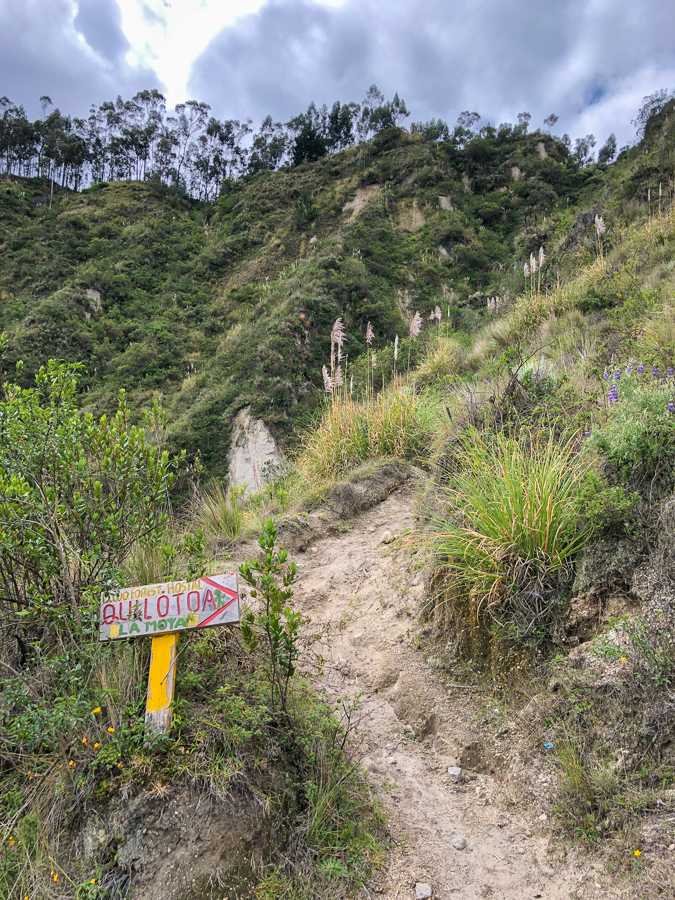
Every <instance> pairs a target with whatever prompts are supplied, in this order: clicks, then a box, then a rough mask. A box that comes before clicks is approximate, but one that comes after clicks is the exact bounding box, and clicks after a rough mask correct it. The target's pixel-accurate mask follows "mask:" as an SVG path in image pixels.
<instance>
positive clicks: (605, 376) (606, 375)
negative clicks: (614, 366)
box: [602, 372, 609, 381]
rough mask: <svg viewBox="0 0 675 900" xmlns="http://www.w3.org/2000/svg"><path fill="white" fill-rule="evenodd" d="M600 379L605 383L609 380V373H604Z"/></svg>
mask: <svg viewBox="0 0 675 900" xmlns="http://www.w3.org/2000/svg"><path fill="white" fill-rule="evenodd" d="M602 377H603V378H604V379H605V381H607V379H608V378H609V372H605V374H604V375H603V376H602Z"/></svg>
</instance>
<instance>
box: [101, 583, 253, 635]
mask: <svg viewBox="0 0 675 900" xmlns="http://www.w3.org/2000/svg"><path fill="white" fill-rule="evenodd" d="M238 621H239V588H238V584H237V576H236V575H235V574H234V573H230V574H227V575H209V576H208V577H207V576H203V577H202V578H197V579H196V580H194V581H169V582H164V583H162V584H146V585H142V586H141V587H130V588H122V589H121V590H119V591H118V592H116V593H114V594H101V614H100V619H99V635H98V637H99V641H115V640H121V639H122V638H130V637H145V636H146V635H149V636H152V635H159V634H161V633H162V632H164V633H168V632H171V631H184V630H185V629H189V628H205V627H207V626H211V625H227V624H229V623H231V622H238Z"/></svg>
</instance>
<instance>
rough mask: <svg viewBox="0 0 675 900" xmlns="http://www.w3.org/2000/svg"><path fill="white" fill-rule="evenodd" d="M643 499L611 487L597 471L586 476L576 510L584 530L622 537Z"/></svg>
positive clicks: (631, 492) (619, 488) (617, 486)
mask: <svg viewBox="0 0 675 900" xmlns="http://www.w3.org/2000/svg"><path fill="white" fill-rule="evenodd" d="M639 499H640V495H639V494H638V493H636V492H635V491H627V490H626V489H625V488H624V487H623V486H621V485H614V486H613V487H609V485H608V484H607V480H606V478H604V477H603V475H601V474H600V472H598V471H597V470H596V469H590V470H589V471H588V472H586V475H585V477H584V482H583V484H582V485H581V486H580V487H579V492H578V494H577V509H578V511H579V517H580V519H581V522H582V524H583V527H584V528H585V529H587V530H588V531H590V532H592V533H597V532H601V531H608V532H615V533H617V534H621V533H622V532H624V531H625V530H626V528H627V527H628V523H629V521H630V519H631V517H632V515H633V513H634V511H635V507H636V505H637V503H638V501H639Z"/></svg>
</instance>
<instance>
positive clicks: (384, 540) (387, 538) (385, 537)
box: [380, 531, 394, 544]
mask: <svg viewBox="0 0 675 900" xmlns="http://www.w3.org/2000/svg"><path fill="white" fill-rule="evenodd" d="M393 540H394V534H393V532H391V531H383V532H382V535H381V536H380V543H381V544H391V542H392V541H393Z"/></svg>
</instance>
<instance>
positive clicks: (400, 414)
mask: <svg viewBox="0 0 675 900" xmlns="http://www.w3.org/2000/svg"><path fill="white" fill-rule="evenodd" d="M433 419H434V409H433V404H432V403H431V402H430V400H429V398H428V396H427V395H424V394H416V393H415V392H414V390H413V389H412V388H411V387H409V386H398V387H395V388H393V389H391V390H388V391H384V392H383V393H380V394H377V395H376V396H374V397H370V398H369V399H368V400H367V401H366V402H363V403H360V402H356V401H353V400H352V399H351V397H349V396H345V395H336V396H335V397H334V398H333V400H332V402H331V404H330V405H329V406H327V407H326V410H325V412H324V414H323V416H322V418H321V422H320V423H319V426H318V428H317V429H316V430H315V431H312V432H308V433H307V434H306V436H305V441H304V446H303V450H302V452H301V454H300V456H299V458H298V461H297V469H298V473H299V474H300V476H301V478H311V479H332V478H335V477H337V476H338V475H339V474H341V473H342V472H345V471H347V470H348V469H350V468H352V467H353V466H356V465H358V464H359V463H361V462H364V461H366V460H368V459H375V458H377V457H398V458H400V459H418V458H420V457H424V456H426V455H427V453H428V448H429V445H430V443H431V440H432V437H433V434H434V427H433Z"/></svg>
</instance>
